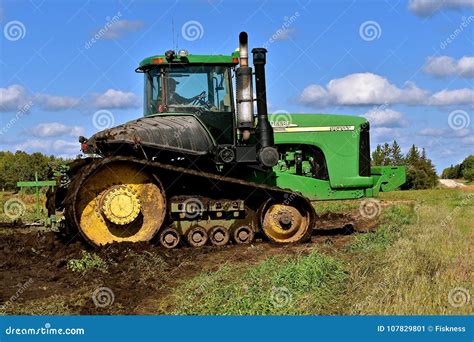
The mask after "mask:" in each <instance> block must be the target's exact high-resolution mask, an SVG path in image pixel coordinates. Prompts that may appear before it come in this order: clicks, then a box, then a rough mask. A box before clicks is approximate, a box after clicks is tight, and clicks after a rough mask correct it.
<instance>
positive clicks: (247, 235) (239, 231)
mask: <svg viewBox="0 0 474 342" xmlns="http://www.w3.org/2000/svg"><path fill="white" fill-rule="evenodd" d="M232 237H233V238H234V241H235V242H236V243H238V244H244V243H251V242H252V241H253V238H254V237H255V234H254V231H253V230H252V228H250V227H249V226H240V227H238V228H236V229H235V230H234V232H233V234H232Z"/></svg>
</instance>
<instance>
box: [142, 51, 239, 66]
mask: <svg viewBox="0 0 474 342" xmlns="http://www.w3.org/2000/svg"><path fill="white" fill-rule="evenodd" d="M169 63H171V64H172V63H181V64H182V63H185V64H227V65H237V64H239V52H238V51H236V52H234V53H232V54H231V55H189V54H188V55H187V56H185V57H180V56H179V55H176V54H175V55H174V56H173V59H171V60H170V59H168V58H167V57H166V56H165V55H155V56H150V57H147V58H145V59H144V60H142V61H141V62H140V66H139V67H138V69H143V68H146V67H147V66H154V65H160V64H169Z"/></svg>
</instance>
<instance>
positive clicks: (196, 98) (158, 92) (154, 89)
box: [145, 65, 232, 115]
mask: <svg viewBox="0 0 474 342" xmlns="http://www.w3.org/2000/svg"><path fill="white" fill-rule="evenodd" d="M196 111H213V112H232V97H231V79H230V68H229V67H228V66H215V65H203V66H190V65H173V66H172V67H170V66H169V65H167V66H166V67H163V68H155V69H151V70H149V71H147V72H146V73H145V115H150V114H155V113H161V112H196Z"/></svg>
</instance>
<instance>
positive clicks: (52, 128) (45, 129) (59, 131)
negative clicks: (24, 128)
mask: <svg viewBox="0 0 474 342" xmlns="http://www.w3.org/2000/svg"><path fill="white" fill-rule="evenodd" d="M30 133H31V135H33V136H35V137H40V138H44V137H57V136H61V135H70V136H74V137H78V136H80V135H83V134H84V128H83V127H81V126H66V125H64V124H62V123H59V122H51V123H42V124H39V125H37V126H36V127H33V128H32V129H31V130H30Z"/></svg>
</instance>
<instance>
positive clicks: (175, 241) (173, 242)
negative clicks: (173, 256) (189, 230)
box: [160, 227, 181, 249]
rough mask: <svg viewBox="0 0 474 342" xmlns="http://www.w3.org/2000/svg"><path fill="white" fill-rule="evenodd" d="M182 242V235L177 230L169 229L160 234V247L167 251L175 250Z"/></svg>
mask: <svg viewBox="0 0 474 342" xmlns="http://www.w3.org/2000/svg"><path fill="white" fill-rule="evenodd" d="M180 241H181V234H180V233H179V232H178V230H177V229H175V228H173V227H169V228H166V229H164V230H163V231H162V232H161V233H160V245H162V246H163V247H165V248H167V249H172V248H175V247H176V246H178V245H179V243H180Z"/></svg>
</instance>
